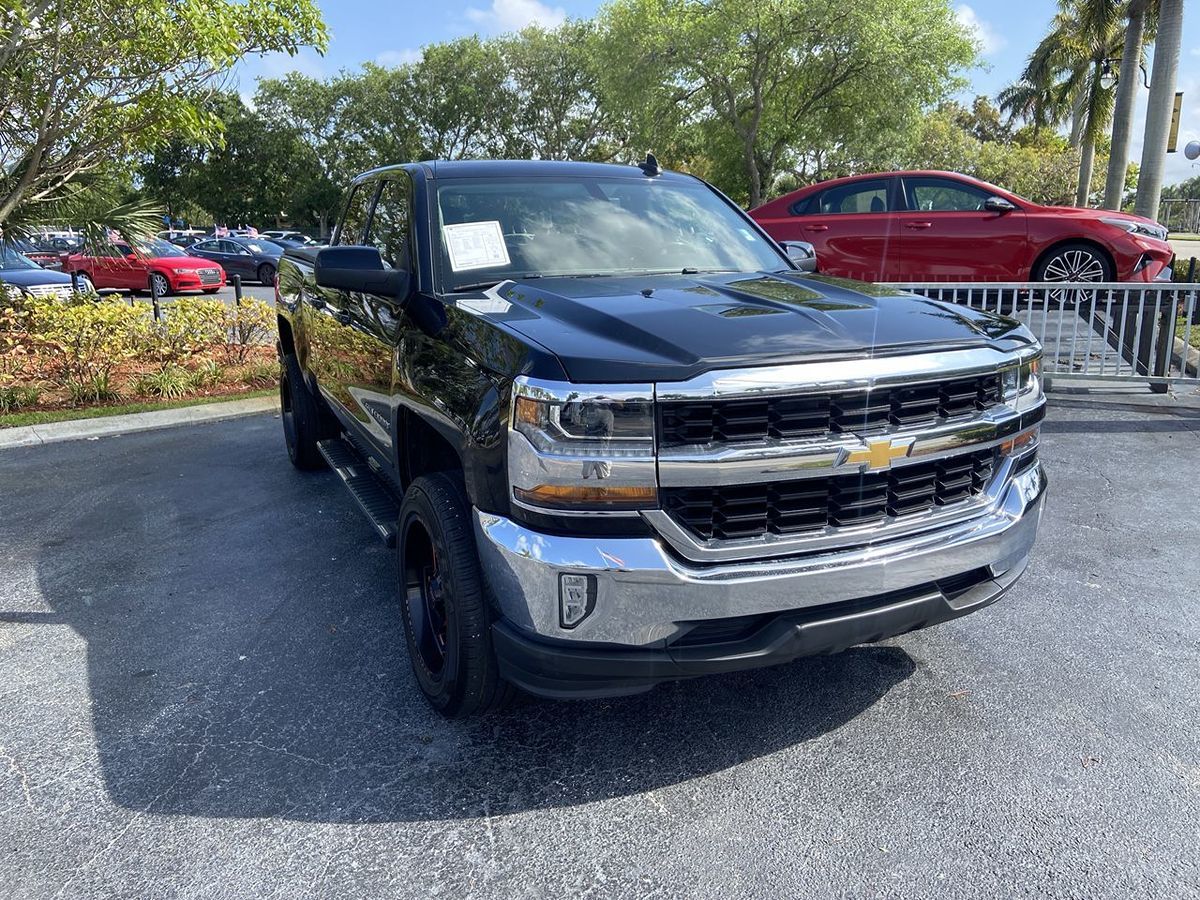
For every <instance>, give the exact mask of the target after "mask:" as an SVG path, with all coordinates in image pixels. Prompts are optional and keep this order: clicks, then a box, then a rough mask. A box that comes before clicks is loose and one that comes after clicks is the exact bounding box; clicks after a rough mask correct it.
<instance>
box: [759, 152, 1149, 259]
mask: <svg viewBox="0 0 1200 900" xmlns="http://www.w3.org/2000/svg"><path fill="white" fill-rule="evenodd" d="M750 215H751V216H752V217H753V218H754V219H755V220H756V221H757V222H758V223H759V224H760V225H762V227H763V228H764V229H766V231H767V233H768V234H770V235H771V236H772V237H774V238H775V239H776V240H806V241H811V242H812V244H813V245H814V246H815V247H816V251H817V260H818V263H819V266H820V270H821V271H822V272H823V273H826V274H830V275H840V276H842V277H845V278H857V279H859V280H862V281H892V282H909V281H911V282H928V281H976V282H978V281H989V282H994V281H1138V282H1148V281H1155V280H1168V281H1169V280H1170V277H1171V270H1170V265H1171V259H1172V250H1171V245H1170V244H1168V243H1167V241H1166V237H1167V230H1166V229H1165V228H1163V226H1161V225H1159V224H1158V223H1157V222H1153V221H1151V220H1149V219H1143V218H1140V217H1138V216H1132V215H1129V214H1127V213H1119V212H1112V211H1110V210H1097V209H1078V208H1076V207H1073V206H1042V205H1040V204H1037V203H1034V202H1033V201H1031V200H1026V199H1025V198H1023V197H1018V196H1017V195H1016V194H1013V193H1010V192H1009V191H1006V190H1004V189H1003V188H998V187H996V186H995V185H992V184H988V183H987V182H984V181H979V180H978V179H975V178H969V177H968V176H966V175H958V174H955V173H953V172H888V173H883V174H875V175H856V176H854V177H851V178H838V179H835V180H833V181H823V182H821V183H819V184H814V185H810V186H809V187H806V188H801V189H800V190H798V191H793V192H792V193H790V194H785V195H784V196H782V197H780V198H778V199H776V200H772V201H771V202H770V203H765V204H763V205H762V206H759V207H758V208H756V209H753V210H751V211H750Z"/></svg>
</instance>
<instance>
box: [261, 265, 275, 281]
mask: <svg viewBox="0 0 1200 900" xmlns="http://www.w3.org/2000/svg"><path fill="white" fill-rule="evenodd" d="M258 281H259V283H260V284H265V285H268V286H269V285H273V284H274V283H275V267H274V266H273V265H271V264H270V263H263V264H262V265H261V266H259V267H258Z"/></svg>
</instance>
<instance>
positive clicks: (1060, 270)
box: [1033, 244, 1116, 306]
mask: <svg viewBox="0 0 1200 900" xmlns="http://www.w3.org/2000/svg"><path fill="white" fill-rule="evenodd" d="M1115 277H1116V274H1115V273H1114V271H1113V265H1112V263H1111V262H1109V260H1108V257H1107V256H1105V254H1104V253H1103V252H1102V251H1100V250H1098V249H1097V248H1096V247H1093V246H1092V245H1091V244H1063V245H1062V246H1061V247H1058V248H1057V249H1055V250H1054V251H1052V252H1051V253H1050V254H1049V255H1047V256H1046V258H1045V259H1043V260H1042V261H1041V262H1039V263H1038V265H1037V268H1036V269H1035V270H1034V272H1033V280H1034V281H1073V282H1080V281H1095V282H1101V281H1112V280H1113V279H1114V278H1115ZM1095 295H1096V292H1095V291H1083V290H1066V289H1062V290H1055V289H1051V290H1049V291H1047V294H1046V296H1047V298H1048V300H1049V301H1050V302H1052V303H1057V304H1058V305H1060V306H1074V305H1075V304H1076V303H1081V302H1086V301H1088V300H1090V299H1092V298H1093V297H1094V296H1095Z"/></svg>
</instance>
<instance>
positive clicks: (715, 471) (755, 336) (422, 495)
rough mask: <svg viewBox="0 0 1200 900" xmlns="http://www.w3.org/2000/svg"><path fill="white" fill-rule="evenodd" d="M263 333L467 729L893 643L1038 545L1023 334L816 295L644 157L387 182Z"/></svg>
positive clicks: (1034, 384) (749, 229)
mask: <svg viewBox="0 0 1200 900" xmlns="http://www.w3.org/2000/svg"><path fill="white" fill-rule="evenodd" d="M980 252H986V250H985V249H984V248H981V251H980ZM801 255H802V254H801ZM278 310H279V356H280V361H281V368H282V377H281V382H280V391H281V396H282V409H283V416H282V418H283V425H284V433H285V437H286V441H287V448H288V452H289V454H290V456H291V459H292V461H293V463H295V465H296V466H298V467H300V468H303V469H310V468H319V467H322V466H324V465H326V464H328V466H329V467H331V468H332V469H333V470H334V471H335V472H336V473H337V475H338V476H339V477H340V478H341V479H342V480H343V481H344V483H345V485H346V487H347V488H348V489H349V490H350V493H351V494H352V495H353V497H354V498H355V499H356V500H357V501H358V503H359V505H360V506H361V507H362V509H363V511H364V512H365V513H366V514H367V515H368V516H369V518H370V520H371V522H372V523H373V524H374V527H375V529H376V530H377V531H378V533H379V536H380V537H381V538H382V539H383V540H385V541H387V542H388V543H389V544H394V545H395V546H396V548H397V555H398V593H399V597H400V601H401V606H402V611H403V618H404V624H405V630H406V634H407V639H408V649H409V655H410V657H411V660H412V664H413V670H414V672H415V673H416V679H417V682H418V684H419V685H420V687H421V689H422V691H423V692H424V693H425V694H426V696H427V697H428V699H429V701H430V702H431V703H432V704H433V706H434V707H435V708H436V709H438V710H439V711H441V712H442V713H443V714H445V715H448V716H459V715H468V714H471V713H476V712H481V711H483V710H485V709H487V708H489V707H492V706H493V705H495V704H496V703H498V702H501V701H503V700H504V699H505V697H506V696H507V695H508V694H509V693H510V692H511V690H512V689H513V687H514V686H517V687H520V688H523V689H524V690H527V691H530V692H532V693H534V694H539V695H542V696H549V697H596V696H611V695H617V694H628V693H635V692H638V691H642V690H646V689H648V688H650V687H651V686H653V685H654V684H656V683H658V682H661V681H664V680H671V679H679V678H687V677H691V676H696V675H702V674H707V673H718V672H728V671H731V670H735V669H742V668H748V667H752V666H762V665H768V664H773V663H779V662H785V661H788V660H791V659H794V658H796V657H798V656H803V655H808V654H814V653H828V652H833V651H836V650H840V649H843V648H846V647H849V646H851V645H854V644H859V643H863V642H870V641H878V640H881V639H884V638H887V637H890V636H893V635H897V634H902V633H904V632H907V631H910V630H912V629H915V628H921V627H924V626H928V625H932V624H935V623H938V622H942V621H945V620H947V619H951V618H954V617H956V616H961V615H963V614H965V613H968V612H971V611H973V610H977V609H979V608H981V607H983V606H986V605H987V604H989V603H991V602H992V601H994V600H996V599H997V598H998V597H999V596H1000V595H1001V594H1002V593H1003V592H1004V591H1005V590H1006V589H1007V588H1008V587H1009V586H1010V585H1012V583H1013V582H1014V581H1015V580H1016V579H1017V577H1018V576H1019V575H1020V573H1021V572H1022V570H1023V569H1024V567H1025V564H1026V560H1027V558H1028V556H1029V553H1030V549H1031V548H1032V546H1033V543H1034V536H1035V533H1036V530H1037V525H1038V520H1039V518H1040V515H1041V510H1042V503H1043V495H1044V492H1045V489H1046V483H1047V482H1046V476H1045V474H1044V472H1043V469H1042V466H1041V464H1040V463H1039V461H1038V458H1037V445H1038V428H1039V422H1040V421H1041V419H1042V416H1043V410H1044V405H1045V400H1044V395H1043V391H1042V385H1041V378H1040V372H1039V368H1040V348H1039V346H1038V344H1037V342H1036V341H1035V340H1034V338H1033V337H1032V335H1031V334H1030V333H1029V331H1028V330H1027V329H1026V328H1024V327H1023V326H1022V325H1021V324H1019V323H1018V322H1016V321H1014V320H1012V319H1007V318H1002V317H999V316H995V315H991V314H986V313H981V312H975V311H972V310H970V309H967V308H962V307H957V306H953V305H949V304H945V303H939V302H935V301H932V300H927V299H924V298H921V297H916V296H910V295H905V294H898V293H896V292H894V291H891V290H887V289H883V288H878V287H875V286H872V285H867V284H860V283H855V282H848V281H843V280H839V279H834V278H825V277H822V276H820V275H816V274H811V273H808V272H805V271H802V267H801V266H799V265H798V264H797V263H796V262H794V261H793V260H792V258H791V257H790V256H789V250H788V249H787V248H784V247H781V246H780V245H778V244H776V243H775V242H774V241H772V240H771V239H770V238H769V237H768V236H767V235H766V234H765V233H764V232H763V231H762V230H761V229H760V228H759V227H758V226H757V225H756V224H755V223H754V222H753V220H751V219H750V218H749V217H748V216H746V215H745V214H744V213H743V212H742V211H741V210H740V209H738V208H737V207H736V206H735V205H734V204H733V203H732V202H730V201H729V200H728V199H727V198H726V197H724V196H723V195H722V194H721V193H719V192H718V191H717V190H715V189H714V188H712V187H711V186H709V185H708V184H706V183H704V182H703V181H700V180H699V179H697V178H694V177H691V176H688V175H683V174H678V173H672V172H666V171H661V170H660V169H659V168H658V167H657V165H656V164H655V163H654V161H653V160H652V159H648V160H647V162H646V163H645V164H643V165H642V166H617V165H599V164H590V163H564V162H499V161H493V162H482V161H481V162H467V161H460V162H423V163H413V164H409V165H400V166H392V167H388V168H382V169H377V170H374V171H371V172H368V173H366V174H365V175H362V176H361V177H359V178H358V179H356V180H355V182H354V184H353V186H352V188H351V191H350V196H349V200H348V202H347V206H346V209H345V212H344V214H343V216H342V219H341V222H340V223H339V225H338V227H337V229H336V231H335V233H334V237H333V241H332V243H331V245H330V246H329V247H327V248H320V249H307V248H301V249H290V250H288V251H287V253H286V254H285V255H284V257H283V258H282V260H281V264H280V267H279V279H278Z"/></svg>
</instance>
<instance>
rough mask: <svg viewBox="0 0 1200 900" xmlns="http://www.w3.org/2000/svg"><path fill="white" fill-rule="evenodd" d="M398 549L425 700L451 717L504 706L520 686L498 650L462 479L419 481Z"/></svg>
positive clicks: (407, 624)
mask: <svg viewBox="0 0 1200 900" xmlns="http://www.w3.org/2000/svg"><path fill="white" fill-rule="evenodd" d="M396 545H397V550H398V556H399V568H400V601H401V605H402V607H403V613H404V634H405V637H406V639H407V643H408V655H409V658H410V659H411V661H412V667H413V673H414V674H415V675H416V678H417V683H418V684H419V685H420V686H421V692H422V693H423V694H424V695H425V699H427V700H428V701H429V703H430V705H431V706H432V707H433V708H434V709H435V710H437V711H438V712H439V713H441V714H442V715H443V716H446V717H447V718H462V717H465V716H470V715H476V714H479V713H483V712H486V711H488V710H490V709H494V708H496V707H498V706H501V705H503V704H504V703H505V702H506V701H507V700H508V699H509V697H510V696H511V695H512V690H513V689H512V687H511V685H509V684H508V683H507V682H505V681H504V680H503V679H501V677H500V672H499V669H498V667H497V664H496V654H495V652H494V651H493V650H492V633H491V614H490V611H489V607H488V602H487V596H486V594H485V592H484V588H483V581H482V579H481V577H480V572H479V559H478V557H477V556H476V554H475V536H474V534H473V533H472V531H471V521H470V505H469V504H468V503H467V499H466V492H465V491H464V490H463V486H462V478H461V476H458V475H456V474H448V473H444V472H435V473H434V474H432V475H423V476H421V477H420V478H417V479H416V480H415V481H413V483H412V484H411V485H410V486H409V488H408V491H407V493H405V495H404V502H403V504H401V507H400V522H399V531H398V538H397V541H396Z"/></svg>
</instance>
